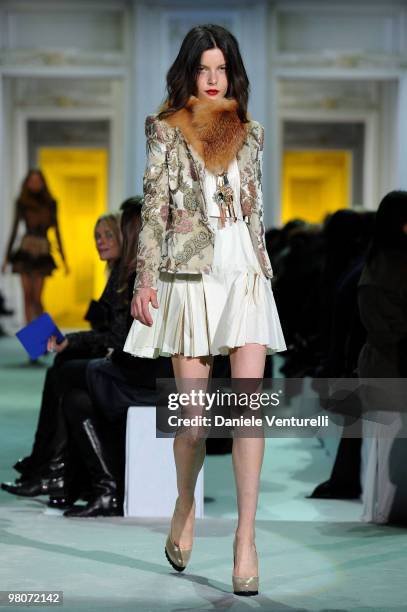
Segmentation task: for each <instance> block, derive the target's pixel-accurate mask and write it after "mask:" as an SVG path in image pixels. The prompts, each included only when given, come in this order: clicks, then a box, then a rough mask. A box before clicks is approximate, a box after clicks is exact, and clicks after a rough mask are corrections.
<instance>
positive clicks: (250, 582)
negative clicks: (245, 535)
mask: <svg viewBox="0 0 407 612" xmlns="http://www.w3.org/2000/svg"><path fill="white" fill-rule="evenodd" d="M235 561H236V541H235V540H234V541H233V566H234V565H235ZM232 584H233V593H234V594H235V595H243V596H246V597H250V596H252V595H258V594H259V577H258V576H248V577H247V578H242V577H241V576H234V575H233V574H232Z"/></svg>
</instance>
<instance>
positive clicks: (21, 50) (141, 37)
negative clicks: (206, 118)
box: [0, 0, 407, 285]
mask: <svg viewBox="0 0 407 612" xmlns="http://www.w3.org/2000/svg"><path fill="white" fill-rule="evenodd" d="M203 22H219V23H221V24H224V25H226V26H227V27H229V28H230V29H231V30H232V31H233V32H234V33H235V34H236V36H237V38H238V40H239V42H240V45H241V49H242V53H243V56H244V60H245V63H246V66H247V70H248V74H249V78H250V80H251V88H252V95H251V100H250V112H251V114H252V116H253V117H254V118H256V119H257V120H259V121H261V122H262V123H263V124H264V125H265V128H266V139H267V140H266V150H265V156H264V174H263V175H264V183H265V184H264V194H265V221H266V224H267V225H270V224H272V223H273V224H278V223H279V220H280V171H281V169H280V161H281V146H282V137H281V136H282V134H281V130H282V121H283V119H284V117H287V116H290V115H291V116H293V115H295V116H296V117H302V118H303V120H307V117H314V118H315V117H316V116H317V117H318V116H319V117H324V118H325V119H326V118H330V120H332V121H336V122H338V121H341V120H342V121H343V120H344V118H346V117H358V118H359V119H360V118H361V120H363V121H365V122H366V125H368V127H369V129H368V130H367V132H368V133H369V138H368V140H367V142H366V143H365V144H366V146H367V151H368V155H367V157H366V160H365V167H366V176H367V177H368V179H369V180H368V181H367V182H368V184H367V185H366V186H365V194H364V195H365V200H366V201H365V202H364V203H365V204H366V205H367V206H369V207H371V208H375V207H376V206H377V203H378V201H379V199H380V197H381V196H382V195H383V194H384V193H385V192H386V191H387V190H389V189H391V188H395V187H405V188H406V187H407V144H406V143H407V84H406V78H407V61H406V60H407V38H406V32H407V4H406V2H403V1H399V2H397V1H392V0H388V1H382V2H380V1H379V0H377V1H374V0H354V1H353V2H350V1H346V2H339V1H338V2H335V1H333V0H332V1H329V2H327V1H326V0H314V1H306V0H301V1H300V0H276V1H274V2H269V1H267V0H252V1H251V2H247V1H245V0H241V1H239V0H217V1H214V0H208V1H206V2H205V3H198V2H196V1H194V0H173V1H172V2H171V1H169V0H69V1H68V0H59V1H58V2H55V1H54V0H3V2H2V3H1V4H0V94H1V102H0V139H1V151H0V155H1V160H2V162H1V164H0V190H1V195H0V197H1V211H0V223H1V229H0V251H1V253H3V252H4V248H5V241H6V238H7V236H8V231H9V227H10V223H11V212H12V200H13V197H14V195H15V192H16V189H17V186H18V184H19V181H20V180H21V178H22V174H23V172H24V169H25V168H24V164H25V161H24V151H23V146H24V145H23V143H22V142H21V140H22V135H21V133H20V134H19V133H17V132H16V130H17V127H18V126H20V128H21V125H24V118H25V119H26V118H27V117H30V116H33V115H34V116H41V117H44V116H58V117H64V116H65V117H78V116H83V117H104V118H109V119H110V120H111V121H112V125H113V128H114V129H113V138H112V142H111V147H112V149H111V158H112V163H111V191H110V203H111V206H112V207H115V206H117V203H118V201H119V200H120V199H122V198H124V197H127V196H129V195H132V194H134V193H137V192H140V190H141V184H142V183H141V181H142V174H143V171H144V164H145V138H144V119H145V116H146V115H147V114H149V113H151V112H154V111H155V110H156V109H157V107H158V105H159V104H160V102H161V100H162V99H163V96H164V86H165V74H166V71H167V69H168V67H169V66H170V64H171V62H172V61H173V59H174V56H175V53H176V51H177V49H178V46H179V43H180V41H181V39H182V37H183V36H184V34H185V32H186V31H187V30H188V29H189V28H190V27H192V26H193V25H195V24H197V23H203ZM38 79H41V81H38ZM22 92H23V93H24V92H26V96H25V97H24V95H21V94H22ZM13 149H15V151H14V152H13ZM16 160H17V161H16ZM11 162H12V163H11ZM8 163H10V167H8ZM1 283H2V284H3V285H4V279H2V280H1Z"/></svg>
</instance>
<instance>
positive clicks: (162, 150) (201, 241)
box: [134, 98, 273, 290]
mask: <svg viewBox="0 0 407 612" xmlns="http://www.w3.org/2000/svg"><path fill="white" fill-rule="evenodd" d="M195 100H196V98H195V99H194V100H193V101H191V105H192V104H194V103H195ZM230 103H233V104H235V101H233V100H232V101H231V100H225V101H224V102H223V103H222V106H223V107H224V108H223V109H222V112H223V114H222V113H221V114H220V115H219V116H218V119H217V121H218V124H219V126H221V123H222V121H219V117H220V118H222V117H227V112H224V111H225V109H227V110H231V109H233V108H235V106H233V107H232V106H231V104H230ZM209 104H213V102H212V101H210V102H209ZM197 108H198V109H199V106H198V107H197ZM183 112H185V113H188V112H189V111H188V110H187V109H182V110H181V111H178V113H179V114H181V115H182V113H183ZM181 119H182V116H181ZM214 125H216V123H215V124H213V123H212V124H210V125H209V127H210V129H211V130H212V132H213V126H214ZM241 125H243V126H244V128H243V129H244V133H243V137H242V138H241V141H240V142H238V139H236V138H235V141H236V142H238V147H239V148H238V150H237V151H233V150H232V157H233V156H234V154H236V158H237V163H238V167H239V173H240V203H241V207H242V212H243V215H244V216H245V217H246V218H247V219H248V221H247V222H248V228H249V232H250V236H251V240H252V243H253V247H254V251H255V253H256V255H257V257H258V259H259V262H260V265H261V268H262V270H263V272H264V274H265V276H267V277H269V278H271V277H272V276H273V271H272V268H271V264H270V260H269V257H268V254H267V251H266V245H265V240H264V234H265V230H264V223H263V199H262V187H261V179H262V155H263V142H264V128H263V126H261V125H260V124H259V123H258V122H257V121H250V122H249V123H247V124H241ZM197 127H199V126H197ZM183 128H184V124H183V122H182V121H179V122H177V121H176V118H175V120H174V118H173V117H171V119H168V120H167V119H162V120H160V119H158V116H157V115H150V116H148V117H147V119H146V122H145V133H146V137H147V165H146V170H145V173H144V178H143V190H144V204H143V209H142V228H141V232H140V235H139V242H138V255H137V275H136V281H135V285H134V290H136V289H138V288H143V287H153V288H156V287H157V285H156V283H157V279H158V276H159V273H160V271H167V272H172V273H177V272H178V273H194V274H199V273H201V272H204V271H205V272H210V271H211V264H212V261H213V252H214V239H215V236H214V232H213V230H212V228H211V226H210V224H209V221H208V216H207V212H206V203H205V198H204V188H203V185H204V177H205V167H210V166H209V163H206V164H205V161H204V158H205V157H207V158H208V160H210V159H211V158H210V155H209V154H210V143H209V145H208V147H209V149H208V150H207V149H205V148H201V149H200V154H198V152H197V149H199V147H198V144H199V143H196V146H195V147H193V146H192V145H191V140H192V141H193V139H192V138H189V141H188V140H187V138H186V137H185V133H187V134H188V130H186V129H183ZM235 132H236V130H235ZM198 134H200V135H201V136H202V135H203V136H205V132H202V131H201V132H198ZM218 136H219V134H218ZM220 136H221V140H222V141H223V143H224V139H225V136H226V133H225V134H224V135H222V134H220ZM231 138H232V140H233V133H232V134H231ZM207 144H208V143H207ZM213 144H214V145H215V144H216V147H215V146H213V147H212V148H213V149H215V148H216V151H217V161H219V159H218V158H219V150H221V149H222V144H221V143H219V138H218V141H216V139H215V140H214V141H213ZM235 144H236V143H235ZM223 148H225V147H223ZM232 149H233V147H232ZM205 152H207V153H208V154H207V155H206V154H205ZM214 157H216V155H215V156H214ZM224 161H228V160H224Z"/></svg>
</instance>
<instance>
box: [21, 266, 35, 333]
mask: <svg viewBox="0 0 407 612" xmlns="http://www.w3.org/2000/svg"><path fill="white" fill-rule="evenodd" d="M21 287H22V290H23V298H24V315H25V320H26V323H31V321H32V320H33V319H34V318H35V314H34V308H33V303H34V292H33V281H32V277H31V276H30V275H29V274H21Z"/></svg>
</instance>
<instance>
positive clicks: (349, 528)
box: [0, 338, 407, 612]
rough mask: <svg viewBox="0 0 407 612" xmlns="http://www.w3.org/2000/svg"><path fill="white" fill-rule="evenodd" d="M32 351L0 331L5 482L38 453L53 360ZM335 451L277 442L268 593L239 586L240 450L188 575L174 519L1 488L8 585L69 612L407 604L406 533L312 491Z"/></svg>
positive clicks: (385, 608)
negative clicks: (74, 509) (170, 552)
mask: <svg viewBox="0 0 407 612" xmlns="http://www.w3.org/2000/svg"><path fill="white" fill-rule="evenodd" d="M25 360H26V358H25V356H24V354H23V352H22V350H21V349H20V348H19V346H18V345H17V343H16V341H15V340H14V339H10V338H6V339H0V435H1V438H0V478H1V480H2V481H3V480H10V479H14V478H15V476H16V473H15V472H14V471H13V470H12V468H11V465H12V464H13V463H14V461H15V460H16V459H17V458H18V457H20V456H23V455H24V454H27V453H28V452H29V451H30V449H31V444H32V436H33V431H34V428H35V425H36V419H37V415H38V406H39V399H40V392H41V388H42V382H43V378H44V374H45V367H43V368H41V367H34V368H32V367H31V368H29V367H27V366H26V365H25ZM44 363H47V360H44ZM48 363H49V362H48ZM334 450H335V442H334V441H328V440H326V441H325V442H324V443H323V444H321V443H320V442H319V441H318V440H316V439H284V438H283V439H269V440H267V444H266V455H265V461H264V467H263V471H262V484H261V493H260V500H259V510H258V521H257V549H258V553H259V560H260V591H261V593H260V595H259V596H257V597H253V598H239V597H236V596H234V595H233V594H232V592H231V572H232V540H233V533H234V529H235V525H236V510H235V501H234V481H233V475H232V470H231V457H230V455H226V456H208V457H207V458H206V462H205V495H206V496H207V498H212V501H208V503H206V504H205V518H204V519H200V520H198V521H197V526H196V537H195V541H194V549H193V553H192V557H191V562H190V564H189V566H188V568H187V570H186V571H185V572H184V573H183V574H177V573H176V572H174V571H173V570H172V569H171V567H170V566H169V565H168V562H167V561H166V559H165V557H164V552H163V549H164V542H165V538H166V534H167V530H168V525H169V521H168V520H165V521H163V520H153V519H151V520H149V519H142V520H141V519H139V520H136V519H130V518H127V519H126V518H112V519H109V518H104V519H102V518H100V519H66V518H63V517H62V516H61V515H60V514H58V513H55V511H51V510H48V509H46V506H45V498H35V499H21V498H16V497H14V496H12V495H9V494H7V493H5V492H3V491H0V591H1V590H3V591H4V590H26V591H27V590H35V591H39V590H42V589H44V590H47V591H51V590H52V591H54V590H55V591H63V593H64V605H63V608H62V609H63V610H64V611H69V612H70V611H73V610H81V611H85V610H86V611H92V612H93V611H97V610H112V611H119V610H132V611H139V610H140V611H143V612H148V611H151V612H155V611H171V612H181V611H182V612H186V611H204V610H205V611H206V610H208V611H215V612H218V611H223V610H227V611H229V610H230V611H232V612H235V611H239V612H240V611H250V610H266V611H268V612H271V611H273V612H277V611H284V612H294V611H295V612H299V611H304V612H305V611H310V612H311V611H313V612H314V611H315V612H316V611H318V612H345V611H346V612H348V611H352V612H370V611H375V612H396V611H397V612H401V611H406V610H407V596H406V586H405V584H406V578H407V569H406V568H407V546H406V544H407V530H405V529H402V528H397V527H389V526H375V525H370V524H365V523H361V522H360V521H359V517H360V514H361V502H345V501H327V500H310V499H306V497H305V496H306V495H307V494H308V493H310V491H311V490H312V489H313V487H314V486H315V484H317V483H318V482H321V481H322V480H324V479H326V478H327V476H328V475H329V472H330V467H331V464H332V460H333V453H334ZM35 608H37V609H40V610H46V609H50V607H49V606H47V607H39V608H38V607H37V606H35ZM0 609H10V608H7V607H5V606H3V607H2V606H0Z"/></svg>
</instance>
